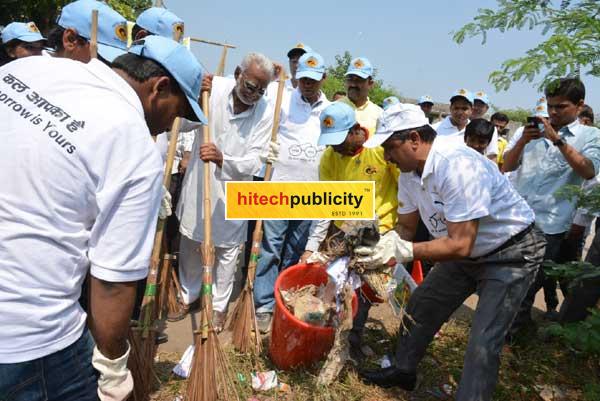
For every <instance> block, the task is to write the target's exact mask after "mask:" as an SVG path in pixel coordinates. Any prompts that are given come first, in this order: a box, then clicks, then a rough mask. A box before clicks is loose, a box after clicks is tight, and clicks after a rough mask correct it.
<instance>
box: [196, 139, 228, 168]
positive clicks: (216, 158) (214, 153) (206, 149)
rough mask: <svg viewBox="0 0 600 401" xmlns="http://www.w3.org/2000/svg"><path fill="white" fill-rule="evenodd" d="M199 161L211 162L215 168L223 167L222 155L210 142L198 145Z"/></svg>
mask: <svg viewBox="0 0 600 401" xmlns="http://www.w3.org/2000/svg"><path fill="white" fill-rule="evenodd" d="M200 159H201V160H202V161H204V162H213V163H215V164H216V165H217V166H219V167H222V166H223V153H221V151H220V150H219V148H217V145H215V144H214V143H212V142H209V143H203V144H202V145H200Z"/></svg>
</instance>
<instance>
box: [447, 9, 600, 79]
mask: <svg viewBox="0 0 600 401" xmlns="http://www.w3.org/2000/svg"><path fill="white" fill-rule="evenodd" d="M525 29H528V30H533V29H541V30H542V33H543V34H544V35H545V37H546V38H547V39H545V40H544V41H543V42H542V43H540V44H539V45H537V46H536V47H534V48H533V49H530V50H528V51H527V52H526V53H525V55H523V56H522V57H518V58H514V59H508V60H506V61H505V62H504V63H502V66H501V68H500V69H499V70H497V71H493V72H492V73H491V74H490V76H489V80H490V82H491V83H492V84H493V85H494V86H495V87H496V89H497V90H501V89H503V90H507V89H508V88H509V87H510V85H511V84H512V82H515V81H527V82H532V81H533V80H534V79H535V77H537V76H541V77H542V79H541V80H540V82H538V84H539V87H540V88H542V87H545V86H546V85H547V84H548V83H549V82H551V81H552V80H553V79H555V78H560V77H565V76H580V74H581V73H582V72H586V73H587V74H589V75H592V76H596V77H600V2H599V1H598V0H562V1H560V2H557V1H550V0H498V8H497V9H496V10H492V9H489V8H483V9H479V10H478V14H477V15H476V16H475V18H473V21H472V22H470V23H468V24H466V25H465V26H463V27H462V28H461V29H460V30H458V31H457V32H454V33H453V39H454V41H456V42H457V43H462V42H463V41H464V40H465V39H466V38H472V37H476V36H481V38H482V43H485V42H486V39H487V34H488V32H490V31H494V30H498V31H500V32H506V31H509V30H525Z"/></svg>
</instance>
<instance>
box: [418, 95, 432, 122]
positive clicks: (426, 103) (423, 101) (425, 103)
mask: <svg viewBox="0 0 600 401" xmlns="http://www.w3.org/2000/svg"><path fill="white" fill-rule="evenodd" d="M417 104H418V105H419V107H421V110H423V113H425V115H426V116H427V118H429V115H430V114H431V110H432V109H433V99H432V98H431V96H429V95H423V96H421V97H420V98H419V102H418V103H417Z"/></svg>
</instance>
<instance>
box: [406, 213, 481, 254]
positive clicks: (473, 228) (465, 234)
mask: <svg viewBox="0 0 600 401" xmlns="http://www.w3.org/2000/svg"><path fill="white" fill-rule="evenodd" d="M446 226H447V227H448V236H447V237H443V238H438V239H434V240H432V241H427V242H415V243H414V244H413V254H414V258H415V259H424V260H431V261H433V262H438V261H447V260H454V259H464V258H467V257H469V255H470V254H471V251H472V250H473V246H474V245H475V239H476V238H477V229H478V228H479V220H470V221H463V222H460V223H451V222H446Z"/></svg>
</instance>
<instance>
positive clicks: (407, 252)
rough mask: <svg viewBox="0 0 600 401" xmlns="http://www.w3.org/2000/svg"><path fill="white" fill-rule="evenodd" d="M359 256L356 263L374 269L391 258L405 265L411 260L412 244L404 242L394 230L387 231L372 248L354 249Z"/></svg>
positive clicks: (361, 247)
mask: <svg viewBox="0 0 600 401" xmlns="http://www.w3.org/2000/svg"><path fill="white" fill-rule="evenodd" d="M354 253H355V254H357V255H360V256H359V257H358V258H356V261H357V262H360V263H364V264H367V265H373V267H374V268H377V267H379V266H382V265H385V264H387V263H388V262H389V261H390V260H391V259H392V258H395V259H396V262H397V263H406V262H410V261H411V260H413V244H412V242H410V241H404V240H403V239H402V238H400V236H399V235H398V233H397V232H396V231H394V230H392V231H388V232H387V233H385V235H384V236H383V237H381V239H380V240H379V242H378V243H377V244H376V245H375V246H373V247H370V246H360V247H357V248H356V249H354Z"/></svg>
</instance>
